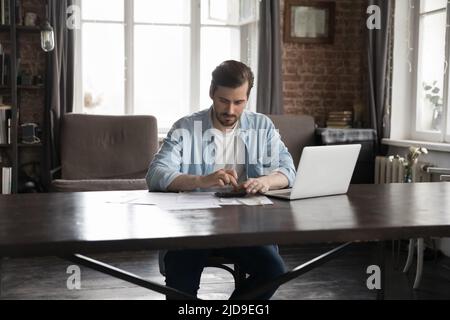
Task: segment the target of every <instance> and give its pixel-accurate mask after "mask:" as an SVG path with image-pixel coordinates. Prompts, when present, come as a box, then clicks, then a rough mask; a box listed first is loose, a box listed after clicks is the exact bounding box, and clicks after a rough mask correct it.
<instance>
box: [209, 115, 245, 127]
mask: <svg viewBox="0 0 450 320" xmlns="http://www.w3.org/2000/svg"><path fill="white" fill-rule="evenodd" d="M214 116H215V117H216V119H217V121H219V123H220V124H221V125H223V126H224V127H233V126H234V125H235V124H236V122H237V121H238V120H239V118H238V117H237V116H235V115H230V114H228V113H226V112H224V113H217V112H214Z"/></svg>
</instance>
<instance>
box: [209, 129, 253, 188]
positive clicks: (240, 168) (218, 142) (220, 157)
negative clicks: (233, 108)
mask: <svg viewBox="0 0 450 320" xmlns="http://www.w3.org/2000/svg"><path fill="white" fill-rule="evenodd" d="M214 144H215V161H214V172H216V171H218V170H220V169H225V170H231V169H234V170H236V173H237V175H238V182H239V183H242V182H245V181H246V180H247V177H246V174H245V145H244V143H243V141H242V139H241V138H240V137H239V123H238V124H237V125H236V126H235V127H234V128H233V129H231V130H227V132H226V133H223V132H220V131H218V130H217V132H216V133H215V135H214Z"/></svg>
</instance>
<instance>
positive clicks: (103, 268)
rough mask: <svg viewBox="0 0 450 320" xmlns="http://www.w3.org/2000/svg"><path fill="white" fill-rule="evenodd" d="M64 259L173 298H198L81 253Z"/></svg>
mask: <svg viewBox="0 0 450 320" xmlns="http://www.w3.org/2000/svg"><path fill="white" fill-rule="evenodd" d="M61 258H62V259H65V260H68V261H71V262H73V263H75V264H79V265H82V266H85V267H87V268H90V269H93V270H96V271H99V272H101V273H104V274H108V275H110V276H112V277H115V278H118V279H121V280H123V281H127V282H130V283H132V284H135V285H138V286H140V287H143V288H146V289H149V290H152V291H155V292H158V293H161V294H164V295H170V297H171V298H172V299H183V300H198V299H197V297H194V296H192V295H189V294H187V293H184V292H181V291H179V290H176V289H173V288H170V287H167V286H164V285H162V284H159V283H156V282H152V281H149V280H146V279H143V278H141V277H139V276H137V275H134V274H132V273H130V272H126V271H124V270H121V269H118V268H115V267H113V266H110V265H108V264H106V263H103V262H101V261H98V260H94V259H92V258H89V257H86V256H83V255H80V254H74V255H71V256H64V257H61Z"/></svg>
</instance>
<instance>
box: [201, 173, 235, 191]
mask: <svg viewBox="0 0 450 320" xmlns="http://www.w3.org/2000/svg"><path fill="white" fill-rule="evenodd" d="M237 180H238V175H237V173H236V170H224V169H221V170H219V171H216V172H214V173H212V174H210V175H208V176H204V177H201V178H200V188H204V189H207V188H212V187H224V186H227V185H232V186H233V187H235V188H237V187H238V183H237Z"/></svg>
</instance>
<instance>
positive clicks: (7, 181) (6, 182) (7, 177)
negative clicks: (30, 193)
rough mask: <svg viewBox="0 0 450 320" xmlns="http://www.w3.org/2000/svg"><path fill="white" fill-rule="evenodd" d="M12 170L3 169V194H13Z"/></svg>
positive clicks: (9, 168)
mask: <svg viewBox="0 0 450 320" xmlns="http://www.w3.org/2000/svg"><path fill="white" fill-rule="evenodd" d="M11 182H12V168H11V167H3V168H2V194H11Z"/></svg>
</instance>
